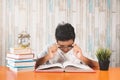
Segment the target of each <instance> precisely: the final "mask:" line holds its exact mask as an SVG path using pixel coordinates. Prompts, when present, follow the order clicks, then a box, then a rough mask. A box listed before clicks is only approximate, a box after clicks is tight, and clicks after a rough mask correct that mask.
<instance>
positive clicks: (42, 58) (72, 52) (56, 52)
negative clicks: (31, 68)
mask: <svg viewBox="0 0 120 80" xmlns="http://www.w3.org/2000/svg"><path fill="white" fill-rule="evenodd" d="M55 38H56V43H54V44H53V45H51V46H49V47H48V48H47V49H46V50H44V51H42V52H41V53H40V54H39V58H38V59H37V61H36V64H35V69H36V68H37V67H38V66H39V65H43V64H53V63H63V62H65V61H70V62H73V63H80V64H81V63H84V64H86V65H88V66H90V67H91V68H93V69H98V67H99V65H98V63H97V62H96V61H93V60H91V59H88V58H87V57H85V56H83V54H82V51H81V48H80V47H78V45H77V44H75V43H74V41H75V32H74V28H73V26H72V25H71V24H69V23H63V24H59V25H58V26H57V28H56V31H55Z"/></svg>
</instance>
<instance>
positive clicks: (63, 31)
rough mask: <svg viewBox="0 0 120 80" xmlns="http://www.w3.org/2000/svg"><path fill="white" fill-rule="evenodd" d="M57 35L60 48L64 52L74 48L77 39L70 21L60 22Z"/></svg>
mask: <svg viewBox="0 0 120 80" xmlns="http://www.w3.org/2000/svg"><path fill="white" fill-rule="evenodd" d="M55 37H56V41H57V44H58V45H59V48H60V49H61V50H62V51H63V52H65V53H66V52H68V51H69V50H70V49H71V48H73V46H72V45H73V43H74V40H75V32H74V28H73V26H72V25H71V24H69V23H63V24H59V25H58V26H57V28H56V31H55Z"/></svg>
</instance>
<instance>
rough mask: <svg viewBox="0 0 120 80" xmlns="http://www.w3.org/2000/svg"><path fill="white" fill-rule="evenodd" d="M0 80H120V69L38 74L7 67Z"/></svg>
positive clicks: (1, 69) (1, 68)
mask: <svg viewBox="0 0 120 80" xmlns="http://www.w3.org/2000/svg"><path fill="white" fill-rule="evenodd" d="M0 80H120V68H110V69H109V71H100V70H96V72H95V73H36V72H33V71H30V72H18V73H15V72H12V71H11V70H9V69H8V68H7V67H2V66H1V67H0Z"/></svg>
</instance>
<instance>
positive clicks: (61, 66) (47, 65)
mask: <svg viewBox="0 0 120 80" xmlns="http://www.w3.org/2000/svg"><path fill="white" fill-rule="evenodd" d="M53 67H59V68H63V65H62V64H60V63H55V64H45V65H40V66H39V67H38V68H37V69H41V70H42V69H50V68H53Z"/></svg>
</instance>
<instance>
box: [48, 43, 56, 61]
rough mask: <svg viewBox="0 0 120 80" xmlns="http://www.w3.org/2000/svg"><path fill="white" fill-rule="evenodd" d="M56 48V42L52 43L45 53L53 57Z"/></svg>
mask: <svg viewBox="0 0 120 80" xmlns="http://www.w3.org/2000/svg"><path fill="white" fill-rule="evenodd" d="M57 49H58V45H57V44H53V45H52V46H51V47H50V48H49V50H48V54H47V55H46V56H47V57H48V58H49V59H51V58H53V57H54V56H55V54H56V52H57Z"/></svg>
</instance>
